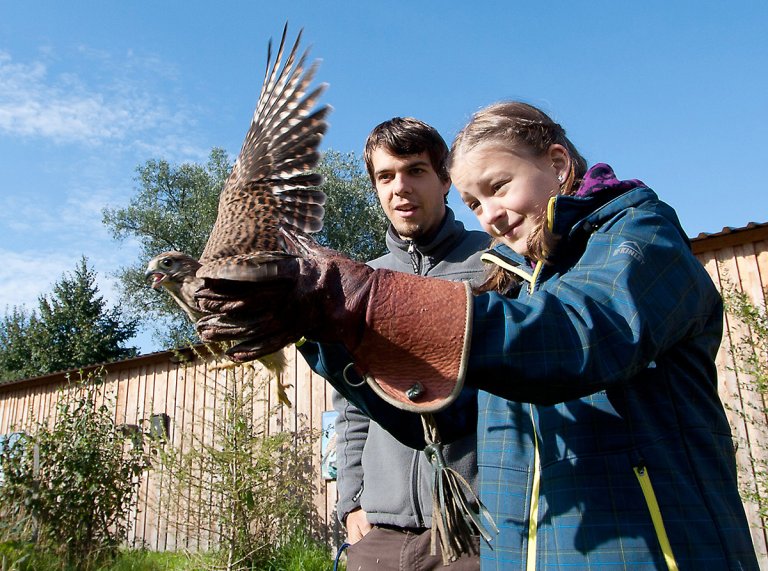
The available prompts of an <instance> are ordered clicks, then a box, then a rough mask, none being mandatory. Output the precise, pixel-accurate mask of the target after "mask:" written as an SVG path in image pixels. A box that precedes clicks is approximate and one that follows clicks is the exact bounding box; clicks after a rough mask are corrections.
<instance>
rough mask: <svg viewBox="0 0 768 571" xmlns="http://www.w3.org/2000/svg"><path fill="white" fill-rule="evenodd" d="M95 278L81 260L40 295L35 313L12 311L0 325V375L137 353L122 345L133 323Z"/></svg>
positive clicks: (17, 375)
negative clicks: (47, 292)
mask: <svg viewBox="0 0 768 571" xmlns="http://www.w3.org/2000/svg"><path fill="white" fill-rule="evenodd" d="M95 282H96V274H95V273H94V272H93V271H92V270H91V269H89V268H88V261H87V259H86V258H84V257H83V258H82V259H81V260H80V263H79V264H78V266H77V267H76V268H75V270H74V272H72V273H71V274H67V273H65V274H64V275H63V276H62V277H61V279H60V280H59V281H58V282H56V283H55V284H54V286H53V291H52V293H51V294H50V295H49V296H40V298H39V299H38V308H37V312H32V313H31V314H27V313H26V311H25V310H24V309H23V308H14V309H13V310H12V311H11V312H10V313H7V314H6V316H5V318H4V320H3V321H2V322H0V375H1V376H2V380H11V379H18V378H24V377H29V376H35V375H43V374H46V373H52V372H55V371H62V370H65V369H72V368H75V367H82V366H85V365H92V364H94V363H104V362H109V361H117V360H121V359H126V358H128V357H133V356H135V355H136V353H137V351H136V348H134V347H126V346H125V343H126V341H128V340H129V339H131V338H132V337H133V336H134V335H135V334H136V328H137V322H136V320H135V319H126V318H124V316H123V314H122V311H121V310H120V309H119V308H118V307H115V308H112V309H109V308H108V307H107V304H106V302H105V300H104V298H103V297H102V296H100V295H98V293H99V289H98V286H97V285H96V283H95Z"/></svg>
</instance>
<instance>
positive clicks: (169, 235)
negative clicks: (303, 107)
mask: <svg viewBox="0 0 768 571" xmlns="http://www.w3.org/2000/svg"><path fill="white" fill-rule="evenodd" d="M230 170H231V163H230V161H229V159H228V158H227V155H226V153H225V152H224V151H223V150H222V149H217V148H214V149H213V150H211V153H210V156H209V158H208V162H207V163H206V164H205V165H199V164H194V163H185V164H182V165H171V164H169V163H168V162H166V161H161V160H150V161H147V162H146V163H145V164H144V165H141V166H139V167H138V168H137V173H138V177H137V181H138V184H139V188H138V192H137V193H136V195H135V196H134V197H133V198H132V199H131V201H130V203H129V205H128V206H127V207H125V208H108V209H105V210H104V212H103V221H104V224H105V225H106V226H107V227H108V228H109V230H110V231H111V233H112V235H113V237H114V238H115V239H117V240H125V239H128V238H132V239H135V240H137V241H138V243H139V259H138V260H136V261H135V262H134V263H133V264H131V265H129V266H126V267H124V268H122V269H121V270H120V271H119V272H118V278H119V281H120V289H121V294H122V296H123V298H124V300H125V301H126V303H125V304H124V305H125V306H126V307H130V308H132V311H133V312H134V315H136V316H139V317H141V318H142V320H143V324H144V325H146V326H147V327H149V328H150V330H151V331H152V332H153V335H154V338H155V340H156V341H157V342H158V343H159V344H160V345H161V346H163V347H179V346H182V345H186V344H188V343H189V342H192V341H195V340H196V339H197V337H196V335H195V333H194V329H193V328H192V326H191V324H190V323H189V320H188V319H187V317H186V316H185V315H184V313H183V312H182V311H181V310H180V309H179V308H178V306H177V305H176V304H175V303H174V302H173V301H172V300H171V298H170V296H168V295H164V294H163V293H162V292H157V291H155V290H152V289H150V288H149V287H148V285H147V283H146V280H145V278H144V270H145V268H146V264H147V262H148V261H149V260H150V259H152V258H153V257H154V256H156V255H157V254H159V253H160V252H163V251H166V250H178V251H181V252H185V253H187V254H190V255H191V256H195V257H198V256H199V255H200V254H201V253H202V251H203V248H204V247H205V243H206V241H207V239H208V235H209V234H210V232H211V229H212V228H213V224H214V222H215V221H216V213H217V207H218V199H219V195H220V194H221V190H222V188H223V186H224V182H225V181H226V178H227V176H228V174H229V172H230ZM317 171H318V172H320V173H322V174H323V176H324V177H325V182H324V184H323V187H322V188H323V190H324V191H325V192H326V194H327V202H326V208H325V219H324V230H323V231H322V232H320V233H319V234H318V235H317V239H318V240H319V241H320V242H321V243H322V244H324V245H326V246H329V247H331V248H334V249H337V250H340V251H342V252H345V253H347V254H348V255H350V256H352V257H354V258H356V259H359V260H367V259H371V258H374V257H376V256H378V255H380V254H382V253H383V252H384V249H385V244H384V231H385V229H386V218H385V217H384V214H383V213H382V212H381V209H380V208H379V207H378V201H377V198H376V194H375V192H373V191H372V190H371V188H370V181H369V180H368V176H367V174H366V173H365V170H364V168H363V166H362V162H361V160H360V159H358V158H356V157H355V155H354V154H353V153H349V154H342V153H338V152H335V151H333V150H329V151H327V152H326V153H324V154H323V157H322V158H321V161H320V164H319V165H318V168H317Z"/></svg>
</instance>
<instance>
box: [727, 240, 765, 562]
mask: <svg viewBox="0 0 768 571" xmlns="http://www.w3.org/2000/svg"><path fill="white" fill-rule="evenodd" d="M716 256H717V260H718V270H719V272H720V275H721V276H726V277H727V279H724V280H722V283H723V284H724V287H734V286H738V266H737V264H736V260H735V254H734V252H733V249H732V248H724V249H722V250H719V251H718V252H717V253H716ZM725 318H726V326H727V329H726V331H724V335H723V343H722V344H721V347H720V351H719V352H718V355H717V361H716V365H717V368H718V373H719V376H720V379H721V385H720V387H719V388H720V397H721V399H722V400H723V402H724V403H726V404H727V405H729V406H730V407H732V408H733V410H728V411H727V414H728V419H729V421H730V423H731V427H732V429H733V431H734V436H735V438H736V439H737V442H738V449H737V451H736V460H737V464H738V466H739V478H740V480H741V482H742V485H744V484H745V483H746V482H749V481H754V471H753V469H752V464H751V461H750V454H751V452H750V446H751V443H752V441H753V438H754V437H755V434H754V431H753V430H751V429H750V426H749V424H748V423H746V422H745V421H744V419H743V418H742V417H741V416H740V414H741V413H742V412H743V411H744V410H745V408H744V407H745V399H744V396H743V395H742V393H743V390H742V387H741V384H740V378H739V375H738V374H737V372H736V371H735V370H734V362H733V357H732V347H733V344H734V343H735V342H736V340H737V339H738V338H739V336H740V335H742V334H743V326H742V325H740V324H739V322H738V320H735V319H733V316H730V315H729V314H726V316H725ZM744 510H745V512H746V515H747V520H748V521H749V524H750V529H751V531H752V539H753V542H754V544H755V549H756V550H757V551H758V553H759V552H760V551H761V550H763V548H764V547H765V539H764V535H763V533H762V530H761V518H760V514H759V511H758V509H757V506H756V505H755V504H754V503H753V502H744Z"/></svg>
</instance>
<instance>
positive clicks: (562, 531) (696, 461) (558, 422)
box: [304, 186, 758, 571]
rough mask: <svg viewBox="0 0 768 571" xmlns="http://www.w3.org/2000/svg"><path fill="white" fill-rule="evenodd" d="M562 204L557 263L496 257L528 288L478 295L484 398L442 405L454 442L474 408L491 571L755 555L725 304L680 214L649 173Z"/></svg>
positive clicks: (382, 407) (319, 359)
mask: <svg viewBox="0 0 768 571" xmlns="http://www.w3.org/2000/svg"><path fill="white" fill-rule="evenodd" d="M553 200H554V203H553V204H552V205H551V206H552V208H550V222H551V224H552V228H553V230H554V232H555V233H557V234H559V235H560V236H562V239H561V241H560V243H559V244H558V247H557V250H556V252H555V256H554V258H552V260H551V261H552V264H551V265H545V266H542V265H539V266H537V267H536V268H535V269H532V268H531V267H530V266H529V265H528V264H527V263H526V261H525V260H524V259H522V258H521V257H519V256H517V255H516V254H515V253H514V252H512V251H511V250H509V249H508V248H505V247H503V246H501V247H498V248H496V249H494V250H493V251H491V252H489V253H488V255H487V258H488V260H489V261H490V262H492V263H497V264H500V265H502V266H503V267H505V268H506V269H507V270H509V271H511V272H513V273H515V274H517V275H519V276H520V277H521V281H522V285H521V287H520V288H519V289H517V290H515V291H513V292H511V293H510V294H508V295H507V296H502V295H500V294H493V293H489V294H482V295H479V296H476V297H475V299H474V307H473V311H474V318H473V330H472V343H471V349H470V357H469V367H468V373H467V378H466V383H467V385H468V386H469V387H473V388H477V389H480V391H479V397H478V401H477V402H478V409H477V410H476V409H474V407H473V406H471V405H469V404H467V403H471V402H473V401H472V400H471V399H468V398H467V399H462V398H460V399H459V402H458V403H456V404H455V405H454V406H452V407H450V408H449V409H447V410H445V411H443V412H441V413H439V414H438V415H437V417H438V421H439V424H440V430H441V434H442V435H443V437H444V438H445V439H446V440H447V439H450V438H451V437H452V434H460V433H461V432H462V427H463V426H464V427H466V426H467V424H468V423H469V424H472V423H474V422H477V433H478V462H479V479H480V494H479V495H480V498H481V500H482V501H483V502H484V503H485V504H486V506H487V507H488V508H489V509H490V511H491V513H492V514H493V517H494V519H495V521H496V524H497V525H498V527H499V528H500V532H499V534H498V536H496V537H495V538H494V540H493V542H492V545H491V547H488V546H486V545H483V546H482V554H481V565H482V569H484V570H491V569H504V570H507V569H519V570H526V571H530V570H540V571H544V570H561V569H569V570H570V569H573V570H576V569H578V570H598V569H599V570H601V571H607V570H611V571H612V570H618V569H622V570H624V569H632V570H645V569H681V570H688V571H694V570H696V571H698V570H700V569H705V570H707V571H715V570H718V571H719V570H724V569H730V570H756V569H758V565H757V561H756V558H755V554H754V549H753V546H752V540H751V537H750V534H749V529H748V527H747V522H746V518H745V516H744V511H743V507H742V504H741V500H740V498H739V495H738V491H737V485H736V465H735V459H734V449H733V443H732V439H731V432H730V428H729V425H728V422H727V419H726V417H725V413H724V411H723V407H722V404H721V402H720V399H719V397H718V393H717V374H716V369H715V364H714V358H715V354H716V352H717V349H718V346H719V343H720V338H721V335H722V302H721V299H720V296H719V294H718V293H717V291H716V289H715V287H714V285H713V284H712V282H711V280H710V278H709V276H708V275H707V274H706V272H705V271H704V269H703V267H702V266H701V264H700V263H699V262H698V260H696V258H695V257H694V256H693V255H692V254H691V251H690V247H689V243H688V240H687V238H686V236H685V234H684V232H683V231H682V229H681V227H680V224H679V222H678V220H677V216H676V214H675V213H674V211H673V210H672V208H670V207H669V206H668V205H666V204H664V203H663V202H661V201H660V200H659V199H658V197H657V196H656V194H655V193H654V192H653V191H651V190H650V189H648V188H646V187H644V186H639V187H635V188H633V189H631V190H628V191H625V190H622V191H621V192H619V193H617V192H611V191H610V189H609V190H606V191H604V192H599V193H596V194H592V195H589V196H586V197H576V196H558V197H557V198H556V199H553ZM304 355H305V357H306V358H307V360H308V362H309V363H310V365H312V366H313V368H315V369H316V370H318V371H319V372H320V373H321V374H323V375H324V376H325V377H326V378H329V379H331V382H332V384H334V386H335V387H336V388H337V389H338V390H339V391H340V392H341V393H342V394H344V396H346V397H347V398H349V399H350V400H352V401H354V402H355V403H356V404H358V406H359V407H360V408H361V409H362V410H363V411H365V412H366V414H369V415H370V416H371V417H372V418H374V419H376V420H377V421H378V422H379V423H380V424H382V425H383V426H385V427H386V428H387V429H388V430H390V431H391V432H392V433H393V434H395V436H397V437H398V438H399V439H400V440H402V441H403V442H405V443H408V444H410V445H412V446H415V447H418V446H423V441H422V440H421V439H420V436H419V435H420V434H421V428H420V423H419V421H418V419H417V417H416V415H409V414H407V413H403V412H402V411H398V410H396V409H394V408H392V407H390V406H389V405H387V404H385V403H384V402H383V401H381V400H380V399H378V398H377V397H376V396H375V394H373V392H372V391H371V390H370V389H369V388H368V387H367V386H366V385H363V386H361V387H351V386H350V385H349V384H347V383H345V382H343V381H342V380H341V379H342V377H341V375H340V371H341V370H342V369H343V368H344V366H345V365H346V364H347V363H348V362H349V360H348V358H338V357H337V356H333V357H332V356H331V355H332V352H328V353H326V354H324V351H323V348H322V347H320V346H317V345H314V344H313V345H311V346H308V347H307V348H306V349H305V351H304ZM334 355H336V354H334Z"/></svg>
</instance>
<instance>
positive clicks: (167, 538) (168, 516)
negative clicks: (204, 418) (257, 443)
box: [160, 361, 186, 551]
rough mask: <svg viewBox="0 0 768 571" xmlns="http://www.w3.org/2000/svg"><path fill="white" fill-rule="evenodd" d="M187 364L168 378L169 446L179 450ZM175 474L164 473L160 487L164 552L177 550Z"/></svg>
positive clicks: (180, 362)
mask: <svg viewBox="0 0 768 571" xmlns="http://www.w3.org/2000/svg"><path fill="white" fill-rule="evenodd" d="M185 371H186V363H185V362H184V361H179V362H178V363H177V364H176V366H175V367H174V371H173V375H172V376H169V378H168V397H167V409H168V415H169V416H170V417H171V422H170V434H169V438H168V444H167V445H166V446H171V447H173V448H178V447H179V446H180V445H181V427H182V424H181V423H182V422H183V414H184V412H183V411H184V379H185ZM172 476H173V474H168V473H164V474H163V483H162V485H161V487H160V493H161V494H162V496H161V497H162V499H163V506H164V507H163V510H162V512H161V517H162V518H163V520H162V524H161V528H162V529H163V530H164V533H165V535H164V545H163V550H166V551H175V550H176V528H175V526H174V522H175V520H176V518H177V516H178V498H176V497H174V496H173V495H172V494H171V493H170V490H169V487H168V484H169V479H170V478H171V477H172Z"/></svg>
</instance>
